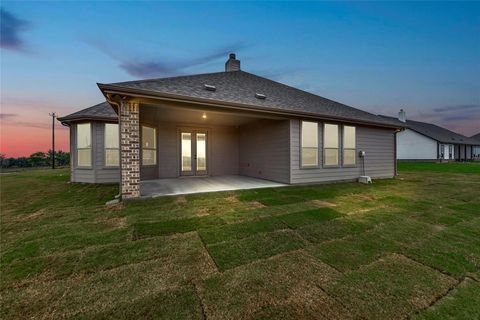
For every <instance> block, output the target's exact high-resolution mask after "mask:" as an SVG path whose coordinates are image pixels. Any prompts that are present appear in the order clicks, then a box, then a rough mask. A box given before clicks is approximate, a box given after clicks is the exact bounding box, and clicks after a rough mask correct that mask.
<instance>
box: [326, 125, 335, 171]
mask: <svg viewBox="0 0 480 320" xmlns="http://www.w3.org/2000/svg"><path fill="white" fill-rule="evenodd" d="M323 136H324V138H323V140H324V147H323V150H324V152H323V153H324V158H325V159H324V163H325V166H338V125H336V124H325V130H324V134H323Z"/></svg>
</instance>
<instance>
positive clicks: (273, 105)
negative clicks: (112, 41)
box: [98, 71, 403, 128]
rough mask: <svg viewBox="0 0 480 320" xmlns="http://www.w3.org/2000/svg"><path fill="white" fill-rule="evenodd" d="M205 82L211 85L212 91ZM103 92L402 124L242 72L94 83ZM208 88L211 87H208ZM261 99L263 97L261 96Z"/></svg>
mask: <svg viewBox="0 0 480 320" xmlns="http://www.w3.org/2000/svg"><path fill="white" fill-rule="evenodd" d="M205 85H209V86H214V87H215V88H214V90H208V89H206V87H205ZM98 86H99V88H100V89H101V90H102V91H103V92H105V91H108V90H110V91H118V92H125V93H138V94H148V95H154V96H158V97H162V96H164V97H175V98H179V99H180V98H183V99H185V100H195V101H199V102H205V103H207V102H219V103H221V104H222V105H227V107H228V105H229V104H230V105H235V106H237V105H241V106H245V108H249V109H253V110H257V111H258V110H260V111H270V112H279V113H287V114H293V115H306V116H307V115H308V116H313V117H319V118H322V117H323V118H328V119H338V120H350V121H352V122H358V123H369V124H376V125H381V126H387V127H397V128H398V127H403V125H402V124H400V125H399V124H398V123H394V122H391V121H389V120H388V119H383V118H381V117H379V116H377V115H374V114H372V113H369V112H365V111H362V110H359V109H356V108H353V107H350V106H347V105H345V104H342V103H338V102H335V101H332V100H329V99H326V98H323V97H320V96H317V95H315V94H312V93H309V92H306V91H303V90H300V89H296V88H293V87H290V86H287V85H285V84H282V83H279V82H276V81H273V80H270V79H266V78H263V77H259V76H257V75H254V74H251V73H248V72H244V71H229V72H216V73H206V74H198V75H190V76H179V77H171V78H160V79H150V80H139V81H128V82H117V83H111V84H98ZM210 89H213V88H212V87H210ZM262 98H263V99H262Z"/></svg>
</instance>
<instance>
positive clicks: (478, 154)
mask: <svg viewBox="0 0 480 320" xmlns="http://www.w3.org/2000/svg"><path fill="white" fill-rule="evenodd" d="M470 139H473V140H475V141H476V145H474V146H473V149H472V150H473V151H472V153H473V157H474V159H480V132H479V133H477V134H476V135H474V136H471V137H470Z"/></svg>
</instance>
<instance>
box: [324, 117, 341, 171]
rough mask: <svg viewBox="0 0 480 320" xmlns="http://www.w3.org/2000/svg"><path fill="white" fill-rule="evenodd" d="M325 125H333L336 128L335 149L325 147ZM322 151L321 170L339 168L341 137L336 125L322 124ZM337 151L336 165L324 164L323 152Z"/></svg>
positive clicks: (338, 126)
mask: <svg viewBox="0 0 480 320" xmlns="http://www.w3.org/2000/svg"><path fill="white" fill-rule="evenodd" d="M327 125H333V126H337V147H336V148H331V147H328V148H327V147H325V136H326V135H325V132H326V130H325V127H326V126H327ZM322 138H323V139H322V142H323V144H322V147H323V148H322V149H323V150H322V151H323V162H322V163H323V168H339V167H340V163H341V159H340V141H341V135H340V125H338V124H336V123H324V124H323V131H322ZM327 149H329V150H337V164H326V161H325V154H326V152H325V150H327Z"/></svg>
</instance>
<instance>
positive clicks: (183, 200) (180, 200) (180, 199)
mask: <svg viewBox="0 0 480 320" xmlns="http://www.w3.org/2000/svg"><path fill="white" fill-rule="evenodd" d="M185 203H187V198H185V196H178V197H176V198H175V204H177V205H181V204H185Z"/></svg>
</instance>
